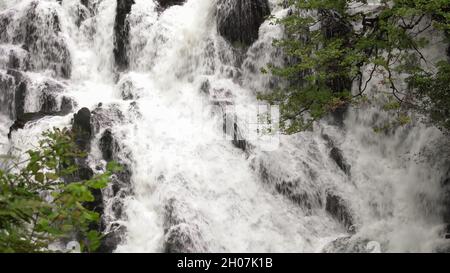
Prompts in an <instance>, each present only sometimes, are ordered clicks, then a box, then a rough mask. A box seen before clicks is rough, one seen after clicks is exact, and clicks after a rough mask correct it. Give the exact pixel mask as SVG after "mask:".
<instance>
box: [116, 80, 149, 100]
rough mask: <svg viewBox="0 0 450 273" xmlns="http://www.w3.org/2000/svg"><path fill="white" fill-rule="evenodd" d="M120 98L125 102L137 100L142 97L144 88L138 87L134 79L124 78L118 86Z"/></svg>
mask: <svg viewBox="0 0 450 273" xmlns="http://www.w3.org/2000/svg"><path fill="white" fill-rule="evenodd" d="M118 86H119V92H120V96H121V97H122V99H123V100H136V99H139V98H140V97H141V94H142V92H143V88H142V87H141V86H137V85H136V83H135V82H134V81H133V79H132V77H124V78H123V79H122V80H121V81H120V82H119V84H118Z"/></svg>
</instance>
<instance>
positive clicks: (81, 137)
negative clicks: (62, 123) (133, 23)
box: [72, 108, 92, 151]
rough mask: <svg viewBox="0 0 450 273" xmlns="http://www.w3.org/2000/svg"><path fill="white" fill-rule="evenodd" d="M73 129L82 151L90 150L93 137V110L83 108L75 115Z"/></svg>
mask: <svg viewBox="0 0 450 273" xmlns="http://www.w3.org/2000/svg"><path fill="white" fill-rule="evenodd" d="M72 131H73V132H74V134H75V142H76V144H77V146H78V147H79V148H80V150H82V151H89V149H90V142H91V137H92V125H91V111H90V110H89V109H88V108H82V109H81V110H79V111H78V113H76V114H74V116H73V125H72Z"/></svg>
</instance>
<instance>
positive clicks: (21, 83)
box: [7, 69, 29, 119]
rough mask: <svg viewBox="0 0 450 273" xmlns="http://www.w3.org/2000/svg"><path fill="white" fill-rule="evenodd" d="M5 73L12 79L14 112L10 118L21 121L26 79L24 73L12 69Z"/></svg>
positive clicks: (23, 110) (25, 93)
mask: <svg viewBox="0 0 450 273" xmlns="http://www.w3.org/2000/svg"><path fill="white" fill-rule="evenodd" d="M7 73H8V75H10V76H12V77H13V78H14V91H13V93H14V110H13V113H11V115H10V116H12V117H13V118H15V119H21V118H22V116H23V115H24V113H25V97H26V95H27V88H28V84H29V83H28V78H27V76H26V75H25V74H24V73H22V72H20V71H17V70H13V69H10V70H8V72H7Z"/></svg>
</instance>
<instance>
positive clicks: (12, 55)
mask: <svg viewBox="0 0 450 273" xmlns="http://www.w3.org/2000/svg"><path fill="white" fill-rule="evenodd" d="M29 63H30V55H29V54H28V52H27V51H26V50H24V49H22V48H20V47H18V46H10V45H7V46H1V45H0V69H6V70H7V69H16V70H22V71H25V70H28V69H29V66H30V64H29Z"/></svg>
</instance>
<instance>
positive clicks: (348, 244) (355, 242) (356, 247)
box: [322, 236, 371, 253]
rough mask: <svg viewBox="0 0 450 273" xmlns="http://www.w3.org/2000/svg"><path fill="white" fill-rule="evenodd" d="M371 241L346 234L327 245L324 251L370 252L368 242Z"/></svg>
mask: <svg viewBox="0 0 450 273" xmlns="http://www.w3.org/2000/svg"><path fill="white" fill-rule="evenodd" d="M370 242H371V241H370V240H368V239H364V238H356V237H352V236H346V237H341V238H337V239H336V240H334V241H332V242H331V243H329V244H328V245H326V246H325V247H324V248H323V249H322V252H324V253H370V252H371V249H370V248H369V247H368V244H369V243H370Z"/></svg>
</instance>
